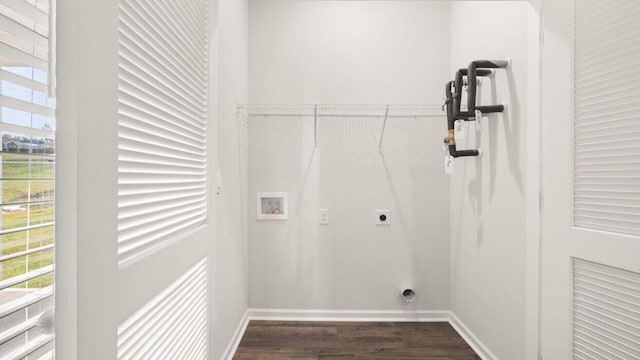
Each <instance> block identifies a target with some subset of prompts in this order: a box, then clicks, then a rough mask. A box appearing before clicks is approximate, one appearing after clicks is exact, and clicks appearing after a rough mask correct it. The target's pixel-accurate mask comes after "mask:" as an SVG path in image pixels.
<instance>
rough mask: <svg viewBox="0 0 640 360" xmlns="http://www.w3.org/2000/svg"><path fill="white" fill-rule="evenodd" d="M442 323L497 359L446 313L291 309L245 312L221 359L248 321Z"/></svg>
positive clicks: (485, 358) (227, 357) (487, 358)
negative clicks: (445, 323)
mask: <svg viewBox="0 0 640 360" xmlns="http://www.w3.org/2000/svg"><path fill="white" fill-rule="evenodd" d="M251 320H271V321H396V322H400V321H407V322H408V321H414V322H442V321H446V322H448V323H450V324H451V326H452V327H453V328H454V329H455V330H456V331H457V332H458V334H460V336H461V337H462V338H463V339H464V340H465V341H466V342H467V343H468V344H469V346H470V347H471V348H472V349H473V350H474V351H475V352H476V354H478V356H480V358H481V359H482V360H498V358H497V357H496V356H495V355H494V354H493V353H492V352H491V351H490V350H489V349H488V348H487V347H486V346H485V345H484V344H483V343H482V342H481V341H480V340H479V339H478V337H477V336H475V335H474V334H473V332H471V330H469V328H468V327H467V326H466V325H464V323H463V322H462V321H461V320H460V319H459V318H458V317H457V316H456V315H455V314H453V313H452V312H451V311H448V310H409V311H400V310H398V311H396V310H379V311H376V310H293V309H248V310H247V311H246V312H245V314H244V316H243V317H242V319H241V320H240V324H238V328H237V329H236V331H235V333H234V334H233V337H232V338H231V341H230V342H229V344H228V345H227V348H226V349H225V351H224V355H223V357H222V359H224V360H232V358H233V355H234V354H235V352H236V350H237V349H238V346H239V345H240V340H242V336H243V335H244V332H245V330H246V329H247V326H248V325H249V321H251Z"/></svg>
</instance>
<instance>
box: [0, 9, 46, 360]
mask: <svg viewBox="0 0 640 360" xmlns="http://www.w3.org/2000/svg"><path fill="white" fill-rule="evenodd" d="M51 5H52V4H51V0H0V132H1V134H2V150H1V152H0V158H1V161H0V174H1V177H0V193H1V194H2V198H1V201H0V215H1V216H0V359H23V358H26V359H50V358H52V356H53V354H52V353H53V351H52V350H53V335H52V334H51V333H50V332H49V331H42V330H41V329H38V327H37V324H38V320H39V319H40V317H41V316H42V314H43V313H44V312H45V311H47V310H49V311H47V313H51V312H52V310H50V309H52V308H53V306H54V303H53V270H54V265H53V261H54V253H53V251H54V249H53V247H54V190H55V189H54V185H55V184H54V164H55V163H54V150H55V137H54V131H55V119H54V116H55V102H54V98H53V97H52V96H51V93H50V91H49V90H50V88H52V87H53V86H52V85H53V84H52V82H51V81H50V77H51V75H53V74H52V72H51V71H50V64H52V61H51V58H52V56H51V54H50V48H51V46H50V41H51V39H50V34H53V31H52V30H51V29H50V28H51V26H50V23H52V21H50V18H51V17H52V13H53V11H51V9H52V6H51ZM50 85H51V86H50Z"/></svg>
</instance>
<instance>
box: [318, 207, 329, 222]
mask: <svg viewBox="0 0 640 360" xmlns="http://www.w3.org/2000/svg"><path fill="white" fill-rule="evenodd" d="M318 216H319V221H320V225H328V224H329V209H320V210H319V211H318Z"/></svg>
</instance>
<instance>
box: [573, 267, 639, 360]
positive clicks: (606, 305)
mask: <svg viewBox="0 0 640 360" xmlns="http://www.w3.org/2000/svg"><path fill="white" fill-rule="evenodd" d="M572 299H573V327H572V330H573V359H576V360H591V359H612V360H613V359H615V360H636V359H640V331H639V329H640V274H638V273H635V272H631V271H626V270H622V269H617V268H614V267H610V266H606V265H602V264H597V263H593V262H590V261H585V260H580V259H574V261H573V296H572Z"/></svg>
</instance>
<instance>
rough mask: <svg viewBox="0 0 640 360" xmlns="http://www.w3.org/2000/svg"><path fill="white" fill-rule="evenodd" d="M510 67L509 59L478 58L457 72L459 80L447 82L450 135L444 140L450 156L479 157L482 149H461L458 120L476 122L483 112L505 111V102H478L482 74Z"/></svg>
mask: <svg viewBox="0 0 640 360" xmlns="http://www.w3.org/2000/svg"><path fill="white" fill-rule="evenodd" d="M509 66H510V62H509V61H508V60H476V61H472V62H471V63H470V64H469V66H468V67H467V68H464V69H459V70H458V71H457V72H456V77H455V80H453V81H449V82H447V84H446V86H445V98H446V100H445V108H446V111H447V130H448V132H447V137H446V138H445V139H444V143H445V144H446V146H447V148H448V150H449V155H450V156H452V157H454V158H456V157H464V156H479V155H480V150H475V149H474V150H458V149H457V147H456V138H455V122H456V120H464V121H473V120H477V118H478V117H479V116H482V114H492V113H501V112H503V111H504V110H505V106H504V105H485V106H478V105H477V104H476V96H477V91H478V77H491V76H493V74H494V70H493V69H506V68H508V67H509ZM465 78H466V80H467V86H466V88H467V110H466V111H462V91H463V89H464V88H465V84H464V80H465Z"/></svg>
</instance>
